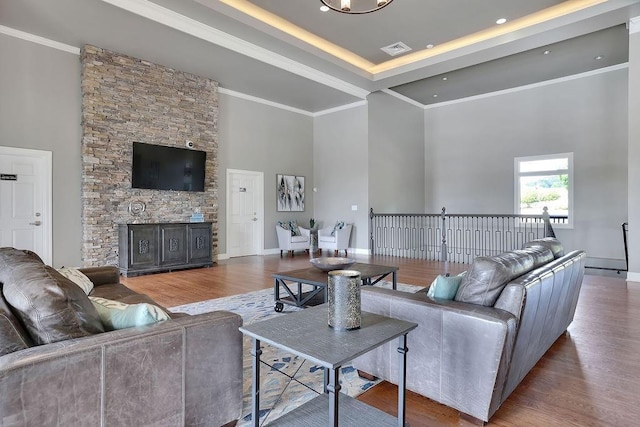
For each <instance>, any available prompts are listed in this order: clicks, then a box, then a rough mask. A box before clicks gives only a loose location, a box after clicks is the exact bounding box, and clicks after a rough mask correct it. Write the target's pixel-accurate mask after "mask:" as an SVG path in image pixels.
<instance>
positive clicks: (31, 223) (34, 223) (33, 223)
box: [29, 221, 42, 226]
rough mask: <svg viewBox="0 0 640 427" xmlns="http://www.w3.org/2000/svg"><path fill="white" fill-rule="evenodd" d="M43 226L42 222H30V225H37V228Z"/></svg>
mask: <svg viewBox="0 0 640 427" xmlns="http://www.w3.org/2000/svg"><path fill="white" fill-rule="evenodd" d="M41 224H42V221H36V222H30V223H29V225H35V226H38V225H41Z"/></svg>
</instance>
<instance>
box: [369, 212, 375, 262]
mask: <svg viewBox="0 0 640 427" xmlns="http://www.w3.org/2000/svg"><path fill="white" fill-rule="evenodd" d="M373 243H374V242H373V208H371V209H369V249H370V250H371V255H375V246H374V245H373Z"/></svg>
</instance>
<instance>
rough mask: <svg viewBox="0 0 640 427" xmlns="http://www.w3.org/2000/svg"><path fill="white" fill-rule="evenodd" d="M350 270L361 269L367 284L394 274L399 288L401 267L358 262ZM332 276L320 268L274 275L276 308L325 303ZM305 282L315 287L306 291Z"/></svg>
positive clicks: (369, 284)
mask: <svg viewBox="0 0 640 427" xmlns="http://www.w3.org/2000/svg"><path fill="white" fill-rule="evenodd" d="M349 270H356V271H359V272H360V277H361V278H362V285H363V286H372V285H375V284H376V283H378V282H379V281H381V280H382V279H384V278H385V277H387V276H388V275H389V274H391V275H392V279H391V280H392V282H391V283H392V286H393V289H397V287H398V267H393V266H389V265H376V264H365V263H360V262H357V263H355V264H353V265H352V266H351V267H349ZM328 277H329V276H328V273H327V272H326V271H322V270H320V269H318V268H316V267H309V268H303V269H300V270H292V271H283V272H279V273H275V274H273V278H274V284H273V299H274V300H275V307H274V310H275V311H278V312H280V311H282V310H283V308H284V304H290V305H295V306H296V307H308V306H312V305H318V304H322V303H324V302H325V301H327V283H328ZM303 285H310V286H311V289H310V290H307V291H305V290H304V289H303ZM280 288H282V289H283V290H284V291H285V293H286V296H284V297H283V298H281V297H280Z"/></svg>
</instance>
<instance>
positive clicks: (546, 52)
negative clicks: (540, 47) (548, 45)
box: [542, 50, 551, 55]
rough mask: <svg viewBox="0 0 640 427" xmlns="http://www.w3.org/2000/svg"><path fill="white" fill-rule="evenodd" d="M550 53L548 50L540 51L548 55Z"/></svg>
mask: <svg viewBox="0 0 640 427" xmlns="http://www.w3.org/2000/svg"><path fill="white" fill-rule="evenodd" d="M550 53H551V51H550V50H545V51H544V52H542V54H543V55H549V54H550Z"/></svg>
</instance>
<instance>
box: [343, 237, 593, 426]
mask: <svg viewBox="0 0 640 427" xmlns="http://www.w3.org/2000/svg"><path fill="white" fill-rule="evenodd" d="M585 257H586V255H585V253H584V252H583V251H574V252H571V253H568V254H566V255H565V254H564V250H563V248H562V245H561V244H560V242H558V241H557V240H555V239H541V240H537V241H533V242H529V243H528V244H526V245H525V248H524V249H523V250H518V251H512V252H507V253H504V254H500V255H497V256H494V257H488V258H485V257H481V258H477V259H476V260H475V261H474V263H473V265H472V266H471V267H470V269H469V271H468V273H467V275H466V276H465V278H464V279H463V281H462V283H461V284H460V287H459V288H458V291H457V293H456V296H455V299H454V300H452V301H449V300H440V299H433V298H430V297H428V296H427V295H426V292H425V291H424V290H423V291H419V292H417V293H415V294H411V293H406V292H400V291H394V290H391V289H382V288H374V287H368V288H363V289H362V309H363V310H366V311H370V312H375V313H380V314H384V315H388V316H391V317H396V318H399V319H404V320H408V321H411V322H416V323H418V325H419V326H418V327H417V328H416V329H415V330H414V331H412V332H411V333H409V337H408V348H409V351H408V353H407V383H406V384H407V388H408V389H409V390H412V391H414V392H416V393H419V394H421V395H422V396H425V397H428V398H429V399H432V400H435V401H437V402H440V403H442V404H444V405H447V406H450V407H452V408H455V409H457V410H459V411H460V412H461V413H462V414H466V415H467V416H470V417H473V418H475V419H478V420H482V421H488V420H489V418H491V416H492V415H493V414H494V413H495V412H496V410H497V409H498V408H499V407H500V405H501V404H502V403H503V402H504V401H505V400H506V399H507V397H509V395H510V394H511V393H512V392H513V391H514V389H515V388H516V387H517V386H518V384H519V383H520V382H521V381H522V379H523V378H524V377H525V375H527V373H528V372H529V371H530V370H531V369H532V368H533V366H534V365H535V364H536V363H537V362H538V360H539V359H540V358H541V357H542V356H543V355H544V354H545V352H546V351H547V350H548V349H549V347H550V346H551V345H552V344H553V343H554V342H555V341H556V339H557V338H558V337H559V336H560V335H561V334H562V333H563V332H564V331H565V330H566V329H567V327H568V326H569V324H570V323H571V321H572V320H573V316H574V313H575V310H576V305H577V302H578V295H579V292H580V287H581V284H582V278H583V274H584V263H585ZM396 347H397V346H396V343H395V342H394V343H389V344H387V345H386V346H384V347H381V348H379V349H378V350H376V351H373V352H370V353H368V354H366V355H365V356H362V357H360V358H359V359H356V360H355V361H354V365H355V367H356V368H358V369H359V370H361V371H364V372H367V373H369V374H372V375H375V376H377V377H380V378H383V379H386V380H388V381H391V382H393V383H395V384H397V383H398V378H397V366H398V353H397V349H396Z"/></svg>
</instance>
